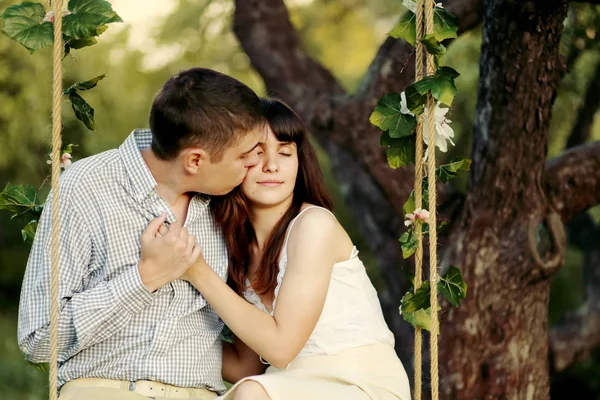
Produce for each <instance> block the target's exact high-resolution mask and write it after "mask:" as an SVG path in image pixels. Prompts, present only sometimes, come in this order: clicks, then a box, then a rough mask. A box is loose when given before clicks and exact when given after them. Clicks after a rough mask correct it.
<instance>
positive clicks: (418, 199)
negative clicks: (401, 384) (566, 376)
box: [414, 0, 439, 400]
mask: <svg viewBox="0 0 600 400" xmlns="http://www.w3.org/2000/svg"><path fill="white" fill-rule="evenodd" d="M434 7H435V3H434V2H433V1H431V0H428V1H427V2H425V0H418V1H417V10H416V11H417V12H416V27H417V29H416V33H417V36H416V42H415V44H416V46H415V47H416V56H415V81H419V80H421V79H423V77H424V76H429V75H433V74H434V73H435V69H436V66H435V61H434V57H433V55H432V54H430V53H427V58H426V64H425V63H424V62H423V52H424V46H423V44H422V42H421V39H423V37H424V36H425V35H427V34H430V33H433V9H434ZM423 20H425V32H423ZM425 66H426V67H427V68H426V74H424V70H425ZM426 117H427V128H428V129H427V130H428V132H427V135H428V138H429V140H428V143H429V147H430V151H428V157H427V175H426V176H427V177H428V185H429V187H428V189H429V207H428V208H429V212H430V214H429V281H430V288H431V291H430V304H431V331H430V352H431V354H430V358H431V361H430V363H431V370H430V371H431V398H432V400H438V398H439V376H438V333H439V321H438V313H437V310H438V307H437V304H438V292H437V290H438V289H437V281H438V276H437V225H436V224H437V222H436V173H435V168H436V162H435V136H436V132H435V99H434V98H433V96H432V95H431V93H429V94H428V95H427V116H426ZM423 118H424V115H423V114H422V115H419V116H418V118H417V128H416V146H415V160H416V162H415V188H414V193H415V208H417V209H420V208H422V206H423V161H422V160H423V134H424V132H423ZM415 235H416V239H417V249H416V252H415V280H414V288H415V293H416V291H417V290H418V289H419V288H420V287H421V284H422V282H423V232H422V226H421V224H416V225H415ZM422 346H423V338H422V329H421V328H418V327H417V328H415V361H414V362H415V393H414V398H415V400H421V385H422V375H421V374H422V372H421V370H422V357H421V353H422V351H423V350H422Z"/></svg>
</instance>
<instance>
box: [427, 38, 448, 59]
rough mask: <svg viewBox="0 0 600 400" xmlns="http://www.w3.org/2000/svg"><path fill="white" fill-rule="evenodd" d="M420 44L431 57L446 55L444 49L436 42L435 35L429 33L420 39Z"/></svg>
mask: <svg viewBox="0 0 600 400" xmlns="http://www.w3.org/2000/svg"><path fill="white" fill-rule="evenodd" d="M421 43H423V44H424V45H425V48H426V49H427V52H428V53H429V54H431V55H434V56H438V55H442V54H444V53H446V47H445V46H444V45H443V44H441V43H440V42H438V41H437V39H436V38H435V35H434V34H432V33H430V34H429V35H425V36H424V37H423V39H421Z"/></svg>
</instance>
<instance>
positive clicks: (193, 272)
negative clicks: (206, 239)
mask: <svg viewBox="0 0 600 400" xmlns="http://www.w3.org/2000/svg"><path fill="white" fill-rule="evenodd" d="M168 232H169V228H168V227H167V226H165V225H164V224H163V225H161V226H160V229H159V230H158V231H157V232H156V234H155V236H156V237H163V236H166V235H167V233H168ZM196 248H197V249H200V245H198V244H197V243H196ZM207 269H208V270H212V269H211V268H210V266H209V265H208V264H207V263H206V260H205V259H204V254H203V253H202V249H200V256H199V257H198V259H197V260H196V262H195V263H193V264H192V265H191V266H190V267H189V268H188V269H187V271H185V272H184V273H183V275H181V276H180V277H179V279H181V280H184V281H188V282H190V283H191V284H192V285H193V284H194V281H195V280H196V279H199V277H200V275H201V274H202V273H203V272H206V271H207Z"/></svg>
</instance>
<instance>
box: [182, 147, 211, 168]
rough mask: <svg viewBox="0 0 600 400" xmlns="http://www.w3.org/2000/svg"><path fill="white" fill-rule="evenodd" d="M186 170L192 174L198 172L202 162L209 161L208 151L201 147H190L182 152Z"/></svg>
mask: <svg viewBox="0 0 600 400" xmlns="http://www.w3.org/2000/svg"><path fill="white" fill-rule="evenodd" d="M182 153H183V154H182V156H183V162H184V165H185V170H186V171H187V172H188V173H190V174H197V173H198V170H199V168H201V166H202V164H205V163H208V162H210V161H209V157H208V153H207V152H206V151H205V150H203V149H201V148H199V147H189V148H187V149H185V150H183V152H182Z"/></svg>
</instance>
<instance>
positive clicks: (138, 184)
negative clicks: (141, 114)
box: [119, 129, 210, 220]
mask: <svg viewBox="0 0 600 400" xmlns="http://www.w3.org/2000/svg"><path fill="white" fill-rule="evenodd" d="M151 144H152V131H151V130H150V129H135V130H134V131H133V132H131V134H130V135H129V136H128V137H127V139H125V141H124V142H123V144H121V146H120V147H119V153H120V154H121V158H122V160H123V164H124V165H125V169H126V170H127V174H128V175H129V180H130V182H131V188H132V193H131V194H132V196H133V197H134V198H135V199H136V200H137V201H138V202H140V203H141V202H143V201H144V200H146V199H149V198H150V199H154V198H157V197H158V194H157V193H156V190H155V187H156V179H154V176H153V175H152V172H150V168H148V164H146V161H145V160H144V157H142V153H141V151H142V150H143V149H146V148H148V147H150V145H151ZM209 203H210V198H209V197H208V196H206V195H203V194H201V193H197V194H196V195H195V196H193V197H192V199H191V201H190V207H189V209H188V213H192V215H191V216H190V217H191V219H192V220H193V219H195V218H197V217H198V216H200V215H201V214H202V212H203V211H204V209H206V208H207V207H208V205H209Z"/></svg>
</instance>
